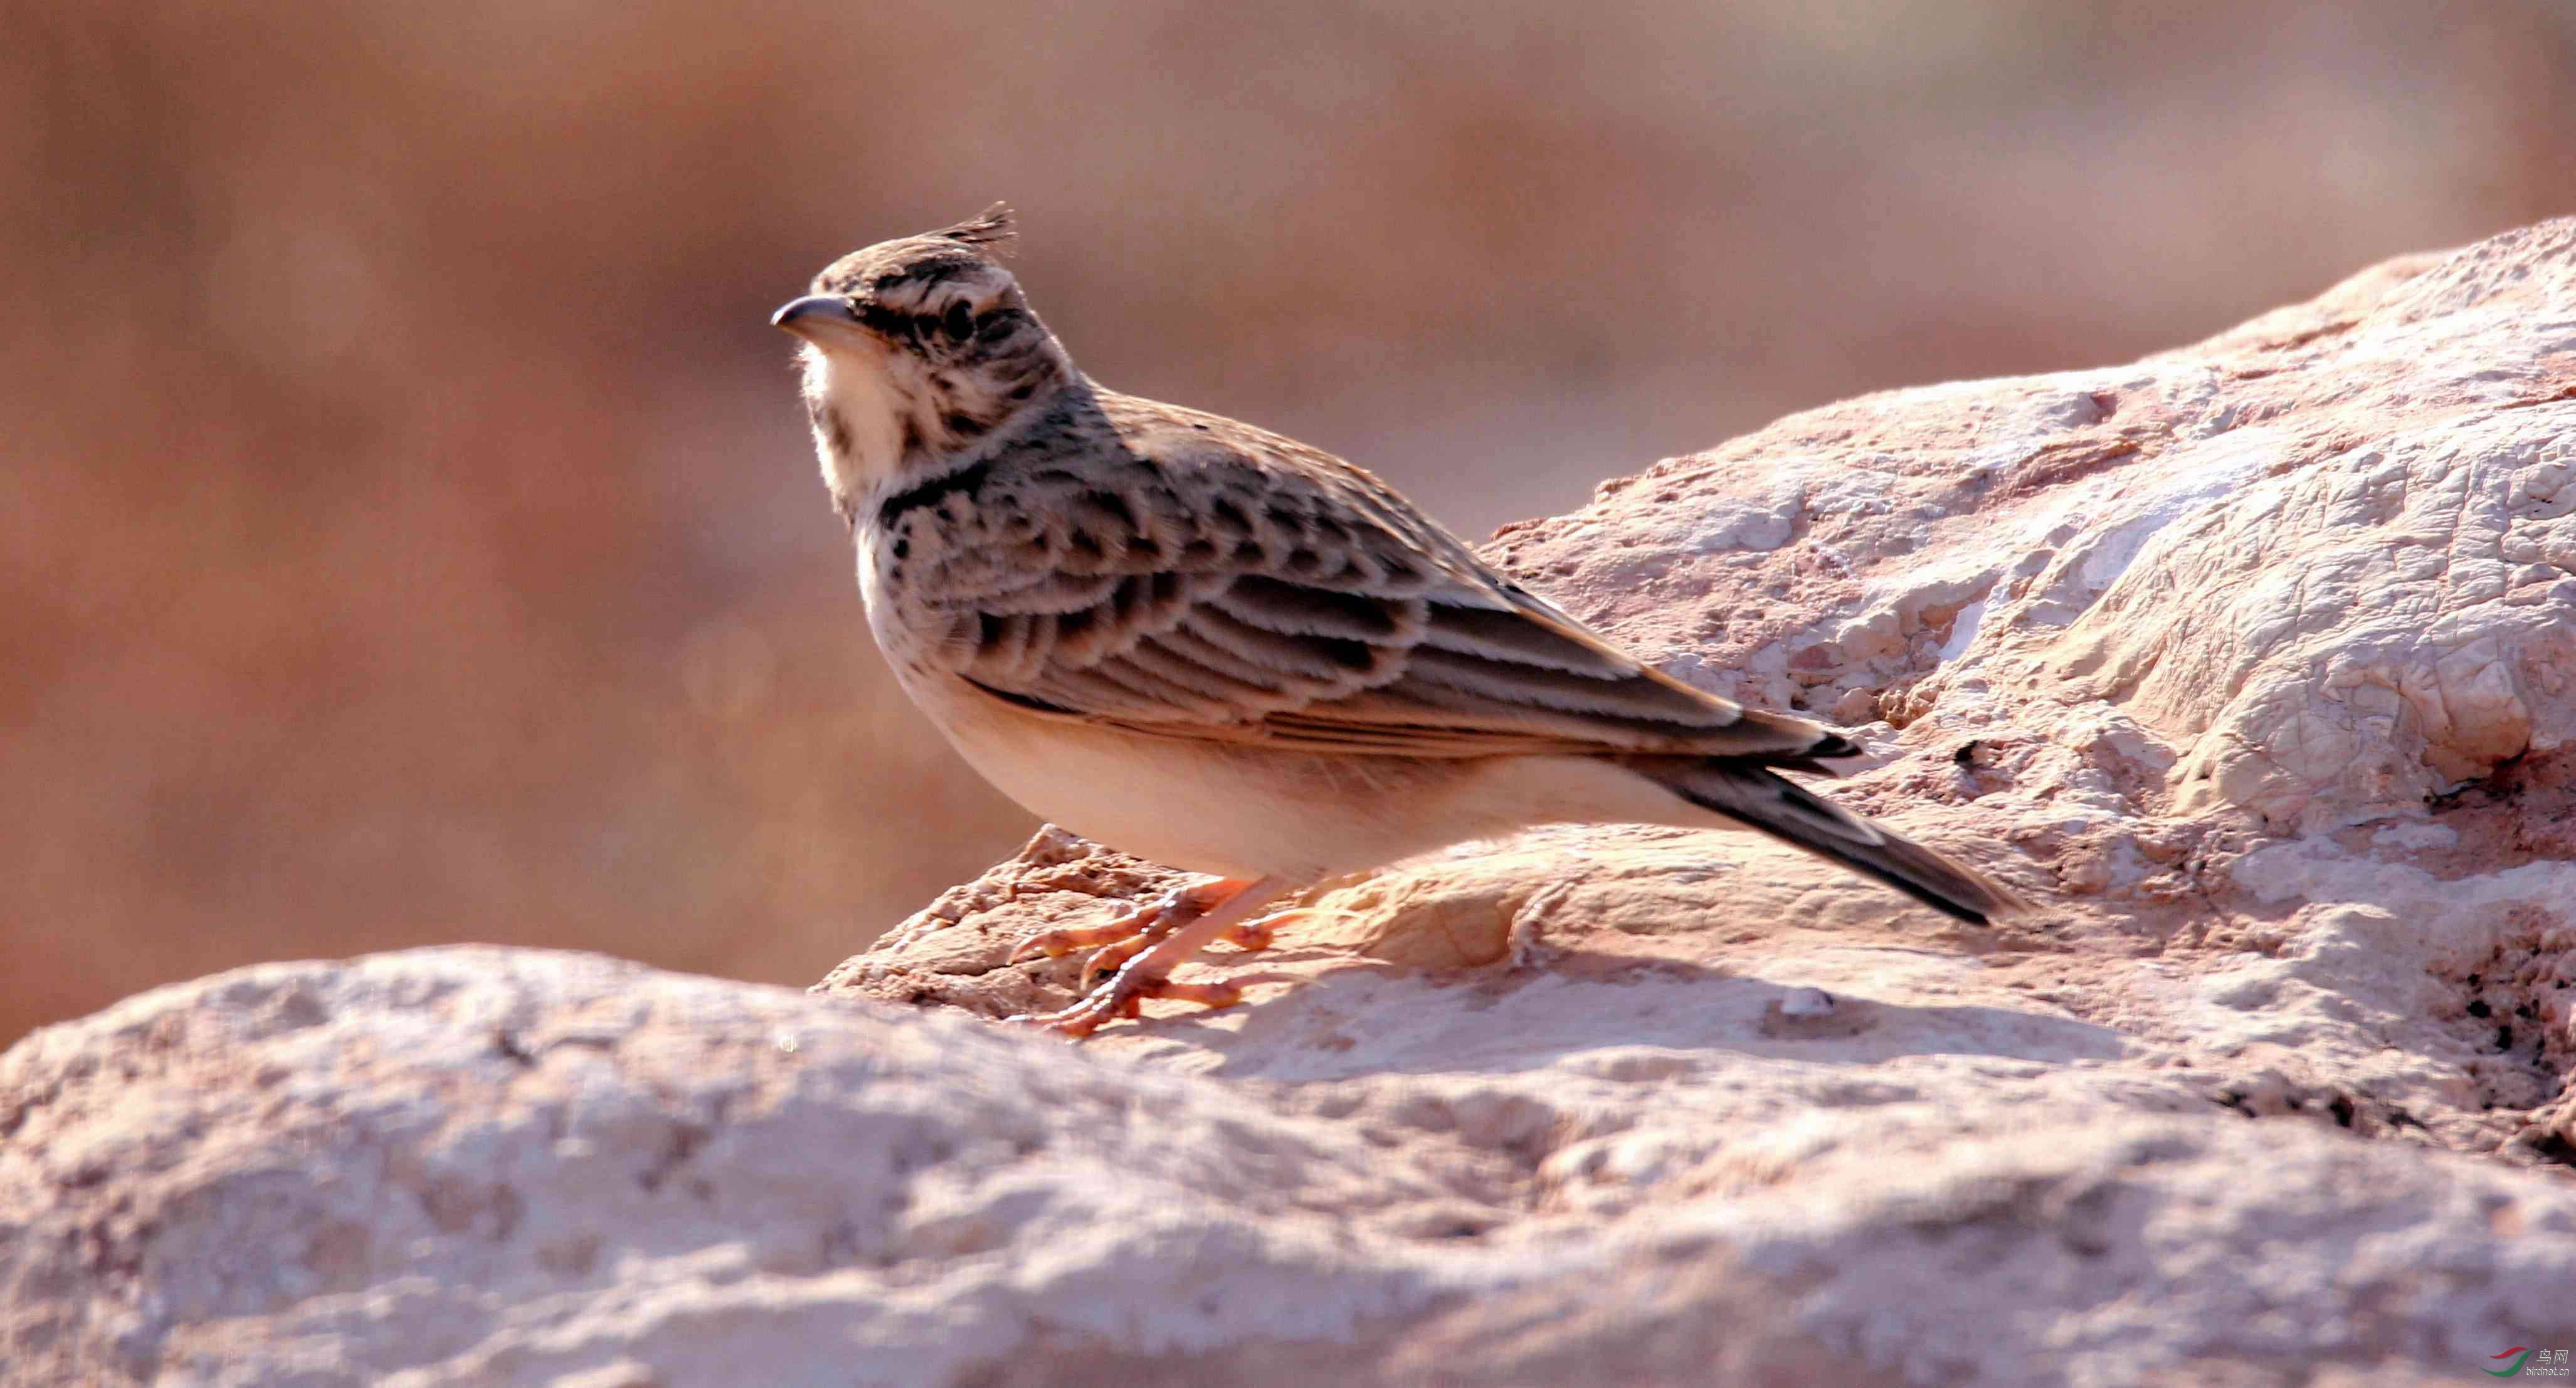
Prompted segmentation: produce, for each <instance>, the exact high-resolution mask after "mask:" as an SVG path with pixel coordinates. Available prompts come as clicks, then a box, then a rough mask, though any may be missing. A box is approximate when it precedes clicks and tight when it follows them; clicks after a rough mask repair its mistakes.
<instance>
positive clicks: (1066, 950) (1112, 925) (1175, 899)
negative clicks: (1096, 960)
mask: <svg viewBox="0 0 2576 1388" xmlns="http://www.w3.org/2000/svg"><path fill="white" fill-rule="evenodd" d="M1220 881H1221V879H1210V880H1208V881H1205V882H1194V883H1191V884H1190V885H1189V886H1186V887H1176V888H1174V889H1173V890H1171V891H1169V892H1166V893H1164V894H1163V895H1161V896H1159V897H1156V898H1155V899H1154V900H1152V901H1149V902H1147V903H1145V904H1144V905H1142V906H1139V907H1137V908H1136V909H1135V910H1133V911H1130V912H1128V913H1127V914H1125V915H1123V916H1120V917H1119V918H1118V919H1116V920H1113V921H1110V922H1108V923H1106V924H1103V925H1075V926H1066V927H1064V928H1063V929H1060V930H1049V931H1045V932H1042V933H1040V934H1036V935H1032V936H1030V937H1029V938H1027V939H1025V940H1022V941H1020V944H1019V948H1017V949H1014V950H1012V951H1011V958H1010V962H1011V963H1014V964H1025V963H1028V962H1029V961H1030V960H1032V959H1037V958H1040V957H1041V956H1043V957H1045V958H1048V959H1062V958H1063V957H1065V956H1066V955H1068V954H1071V953H1073V952H1074V951H1075V950H1078V949H1089V948H1091V947H1093V946H1094V945H1106V946H1109V947H1111V948H1116V947H1118V946H1120V945H1124V944H1129V943H1132V942H1136V941H1142V942H1143V943H1142V944H1137V945H1136V946H1135V948H1134V949H1130V950H1128V951H1127V952H1126V953H1125V954H1121V955H1119V956H1118V958H1119V959H1122V960H1123V959H1126V958H1127V957H1129V956H1130V955H1133V954H1134V953H1136V951H1137V950H1141V949H1143V948H1145V947H1146V946H1147V945H1150V944H1152V943H1153V942H1154V941H1155V940H1157V939H1160V938H1162V937H1163V936H1165V935H1169V934H1170V933H1172V932H1173V931H1175V930H1178V929H1179V928H1181V927H1182V926H1184V925H1187V924H1189V923H1190V922H1191V921H1194V920H1196V919H1198V918H1199V917H1200V916H1203V915H1206V914H1207V913H1208V911H1209V910H1210V909H1211V908H1212V907H1214V906H1216V905H1217V904H1219V903H1220V902H1222V901H1223V900H1224V899H1225V898H1224V897H1222V896H1219V897H1217V898H1216V899H1215V900H1214V901H1211V900H1208V899H1207V894H1208V892H1209V890H1210V889H1211V888H1214V887H1216V886H1217V885H1219V883H1220Z"/></svg>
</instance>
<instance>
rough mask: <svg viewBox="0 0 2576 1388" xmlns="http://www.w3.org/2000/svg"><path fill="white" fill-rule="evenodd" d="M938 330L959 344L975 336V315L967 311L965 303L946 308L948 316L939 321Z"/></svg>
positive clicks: (962, 301)
mask: <svg viewBox="0 0 2576 1388" xmlns="http://www.w3.org/2000/svg"><path fill="white" fill-rule="evenodd" d="M939 326H940V329H941V330H942V331H944V332H946V333H947V334H948V335H949V336H950V337H953V338H955V339H957V340H958V341H960V342H963V341H965V340H966V339H967V338H970V337H972V336H974V335H975V315H974V314H973V313H971V312H969V311H968V310H967V307H966V301H965V300H963V299H960V300H958V301H957V302H956V303H953V304H950V305H949V306H948V316H947V317H945V318H942V319H940V320H939Z"/></svg>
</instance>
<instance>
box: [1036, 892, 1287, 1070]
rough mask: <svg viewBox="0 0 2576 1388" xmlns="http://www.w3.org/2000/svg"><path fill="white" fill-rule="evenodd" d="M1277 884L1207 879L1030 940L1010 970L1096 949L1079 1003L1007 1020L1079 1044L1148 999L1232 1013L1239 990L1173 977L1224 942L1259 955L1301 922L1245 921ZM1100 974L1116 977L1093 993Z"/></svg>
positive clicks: (1137, 1012) (1282, 916) (1139, 1009)
mask: <svg viewBox="0 0 2576 1388" xmlns="http://www.w3.org/2000/svg"><path fill="white" fill-rule="evenodd" d="M1282 885H1283V884H1281V883H1280V882H1279V881H1278V880H1277V879H1275V878H1266V877H1265V878H1259V879H1251V878H1211V879H1209V880H1207V881H1205V882H1198V883H1193V884H1192V885H1190V886H1187V887H1183V888H1181V889H1180V890H1178V891H1176V892H1173V893H1172V894H1171V895H1169V896H1166V897H1164V898H1163V899H1161V900H1160V901H1156V902H1154V903H1152V904H1150V905H1148V906H1145V907H1143V908H1141V909H1139V910H1137V911H1135V912H1132V913H1131V914H1129V915H1127V916H1125V917H1122V918H1120V919H1118V920H1115V921H1112V922H1110V923H1109V924H1107V925H1102V926H1093V927H1089V928H1085V929H1072V930H1050V931H1048V932H1046V933H1045V934H1043V935H1038V936H1034V937H1032V938H1030V939H1029V940H1028V941H1026V942H1025V943H1023V944H1022V945H1021V946H1020V947H1019V948H1018V949H1017V950H1015V951H1013V952H1012V955H1011V958H1012V961H1013V962H1014V963H1017V962H1020V961H1022V960H1025V959H1032V958H1036V957H1037V956H1039V955H1045V956H1047V957H1049V958H1060V957H1062V956H1063V955H1065V954H1067V953H1070V952H1072V951H1073V950H1076V949H1080V948H1083V947H1084V946H1086V945H1097V946H1099V949H1098V952H1097V953H1095V954H1094V955H1092V957H1091V958H1090V959H1088V960H1086V961H1084V964H1083V971H1082V982H1083V986H1084V988H1085V989H1086V990H1087V991H1086V992H1085V994H1084V996H1083V998H1082V1000H1081V1001H1079V1002H1076V1003H1075V1004H1074V1005H1073V1006H1071V1007H1068V1008H1065V1009H1063V1010H1061V1011H1057V1012H1047V1013H1040V1014H1034V1015H1032V1014H1022V1015H1020V1016H1016V1017H1009V1018H1005V1019H1004V1020H1005V1021H1009V1022H1013V1023H1017V1024H1019V1025H1021V1026H1032V1027H1039V1028H1043V1029H1045V1030H1048V1031H1053V1032H1058V1033H1061V1034H1062V1035H1065V1036H1068V1037H1072V1038H1075V1039H1080V1038H1082V1037H1085V1036H1089V1035H1090V1034H1091V1033H1093V1032H1095V1031H1097V1030H1099V1029H1100V1027H1101V1026H1102V1024H1104V1023H1107V1022H1112V1021H1116V1020H1119V1019H1120V1018H1125V1017H1136V1016H1141V1015H1143V1011H1144V1005H1145V1000H1146V999H1147V998H1176V999H1179V1000H1181V1001H1184V1002H1194V1003H1197V1004H1199V1005H1200V1006H1202V1007H1209V1008H1217V1007H1231V1006H1233V1005H1234V1004H1236V1003H1238V1002H1241V1001H1242V1000H1243V989H1242V987H1241V985H1238V984H1233V983H1176V982H1174V981H1172V970H1174V969H1175V968H1178V967H1179V966H1180V965H1181V963H1182V962H1183V961H1184V960H1187V959H1189V958H1190V957H1192V956H1193V955H1196V954H1197V953H1198V952H1199V951H1200V950H1201V949H1204V948H1206V947H1207V946H1208V945H1210V944H1212V943H1214V942H1216V941H1218V940H1224V941H1227V942H1229V943H1231V944H1233V945H1236V946H1237V947H1239V948H1242V949H1247V950H1254V949H1264V948H1267V947H1268V946H1269V944H1270V941H1271V939H1272V938H1273V936H1274V934H1275V933H1276V931H1277V929H1278V926H1279V924H1280V923H1281V922H1283V921H1285V920H1288V919H1290V918H1292V917H1295V916H1299V915H1303V914H1305V913H1304V912H1302V911H1282V912H1279V913H1277V914H1275V915H1271V916H1265V917H1263V918H1261V919H1259V920H1245V919H1243V918H1244V917H1245V916H1248V915H1250V914H1252V912H1254V911H1255V910H1258V909H1259V908H1260V906H1261V903H1263V902H1265V901H1268V900H1270V899H1271V898H1272V897H1275V896H1277V895H1278V893H1279V891H1280V888H1281V886H1282ZM1102 969H1114V970H1116V972H1115V973H1113V974H1111V975H1110V978H1109V981H1108V982H1106V983H1103V984H1101V985H1100V986H1099V987H1097V988H1093V987H1091V980H1092V978H1093V976H1094V975H1096V974H1097V973H1098V972H1099V971H1100V970H1102Z"/></svg>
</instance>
